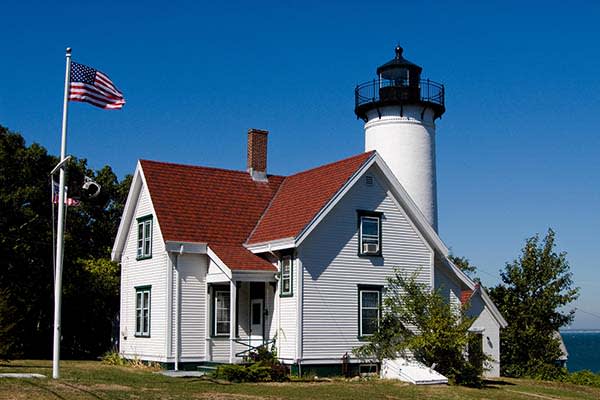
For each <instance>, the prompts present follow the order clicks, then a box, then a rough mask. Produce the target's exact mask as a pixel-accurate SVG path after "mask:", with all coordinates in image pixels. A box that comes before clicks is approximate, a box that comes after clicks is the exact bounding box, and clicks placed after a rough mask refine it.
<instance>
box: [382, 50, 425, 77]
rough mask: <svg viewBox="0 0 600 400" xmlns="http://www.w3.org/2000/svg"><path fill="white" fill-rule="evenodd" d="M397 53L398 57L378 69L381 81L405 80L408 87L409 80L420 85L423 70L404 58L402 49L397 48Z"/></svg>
mask: <svg viewBox="0 0 600 400" xmlns="http://www.w3.org/2000/svg"><path fill="white" fill-rule="evenodd" d="M395 51H396V57H394V58H393V59H392V60H390V61H388V62H386V63H385V64H383V65H381V66H379V67H378V68H377V76H379V77H380V78H381V79H389V80H396V81H397V80H404V81H405V82H404V83H405V84H406V85H408V81H409V79H410V81H413V82H415V83H418V82H419V80H420V79H421V71H423V68H421V67H419V66H418V65H417V64H414V63H412V62H410V61H408V60H407V59H406V58H404V57H403V56H402V52H403V51H404V50H403V49H402V47H400V46H396V49H395Z"/></svg>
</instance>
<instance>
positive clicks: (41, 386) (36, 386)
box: [22, 379, 66, 400]
mask: <svg viewBox="0 0 600 400" xmlns="http://www.w3.org/2000/svg"><path fill="white" fill-rule="evenodd" d="M22 382H24V383H27V384H29V385H31V386H33V387H34V388H37V389H41V390H43V391H45V392H48V393H51V394H53V395H54V396H56V397H58V398H59V399H64V400H66V397H63V396H61V395H60V394H58V393H57V392H55V391H54V390H52V389H50V388H49V387H46V386H44V385H40V384H38V383H36V382H32V381H29V380H26V379H25V380H23V381H22Z"/></svg>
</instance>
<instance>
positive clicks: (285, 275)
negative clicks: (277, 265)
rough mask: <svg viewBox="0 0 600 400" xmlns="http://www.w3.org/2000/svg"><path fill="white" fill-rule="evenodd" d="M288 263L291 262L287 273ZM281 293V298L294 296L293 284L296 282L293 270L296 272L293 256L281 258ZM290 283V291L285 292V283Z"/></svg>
mask: <svg viewBox="0 0 600 400" xmlns="http://www.w3.org/2000/svg"><path fill="white" fill-rule="evenodd" d="M286 262H289V265H288V266H289V269H288V271H287V272H286ZM280 270H281V292H280V293H279V295H280V296H283V297H289V296H292V295H293V294H294V288H293V287H292V285H293V282H294V279H293V277H294V275H293V270H294V260H293V258H292V256H284V257H282V258H281V269H280ZM286 281H288V282H289V285H288V288H289V290H285V286H286V285H285V282H286Z"/></svg>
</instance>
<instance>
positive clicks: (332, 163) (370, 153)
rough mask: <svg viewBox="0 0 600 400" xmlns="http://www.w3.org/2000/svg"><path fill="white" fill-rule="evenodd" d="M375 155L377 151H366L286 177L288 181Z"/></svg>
mask: <svg viewBox="0 0 600 400" xmlns="http://www.w3.org/2000/svg"><path fill="white" fill-rule="evenodd" d="M373 153H375V150H371V151H365V152H364V153H359V154H355V155H353V156H350V157H346V158H342V159H341V160H337V161H334V162H330V163H327V164H323V165H319V166H318V167H313V168H310V169H306V170H304V171H300V172H296V173H295V174H292V175H288V176H286V179H287V178H291V177H295V176H298V175H302V174H306V173H309V172H314V171H317V170H319V169H322V168H327V167H332V166H334V165H336V164H341V163H344V162H347V161H350V160H353V159H355V158H359V157H365V156H366V155H367V154H369V156H370V155H372V154H373Z"/></svg>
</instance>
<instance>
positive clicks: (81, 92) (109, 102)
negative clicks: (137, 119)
mask: <svg viewBox="0 0 600 400" xmlns="http://www.w3.org/2000/svg"><path fill="white" fill-rule="evenodd" d="M70 79H71V85H70V87H69V100H71V101H81V102H86V103H90V104H93V105H95V106H96V107H100V108H105V109H118V108H123V104H125V98H124V97H123V93H121V92H120V91H119V89H117V87H116V86H115V85H114V83H113V82H112V81H111V80H110V78H109V77H108V76H107V75H105V74H103V73H102V72H100V71H98V70H96V69H94V68H92V67H88V66H87V65H83V64H79V63H76V62H72V63H71V77H70Z"/></svg>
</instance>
